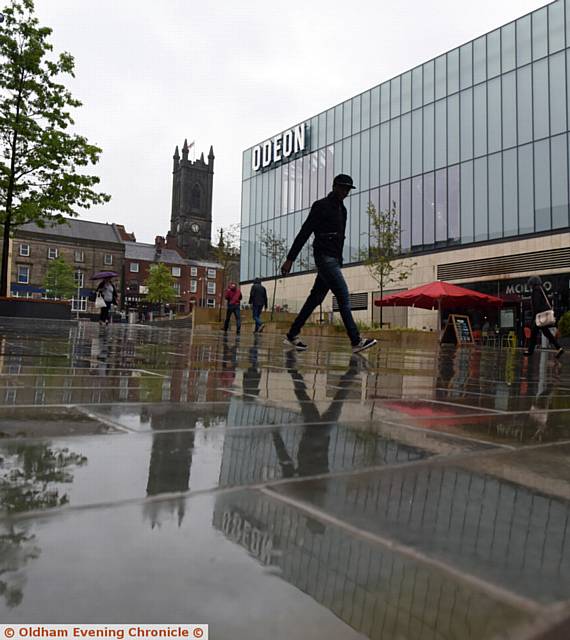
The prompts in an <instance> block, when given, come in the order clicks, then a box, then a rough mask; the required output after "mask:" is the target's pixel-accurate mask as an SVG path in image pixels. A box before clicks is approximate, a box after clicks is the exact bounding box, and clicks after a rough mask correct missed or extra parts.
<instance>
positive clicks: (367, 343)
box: [352, 338, 377, 353]
mask: <svg viewBox="0 0 570 640" xmlns="http://www.w3.org/2000/svg"><path fill="white" fill-rule="evenodd" d="M376 342H377V340H374V338H361V340H360V342H359V343H358V344H355V345H353V346H352V353H360V352H361V351H365V350H366V349H370V347H373V346H374V345H375V344H376Z"/></svg>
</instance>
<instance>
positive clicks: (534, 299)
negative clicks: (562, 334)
mask: <svg viewBox="0 0 570 640" xmlns="http://www.w3.org/2000/svg"><path fill="white" fill-rule="evenodd" d="M528 287H529V289H530V290H531V295H530V300H531V306H532V321H531V324H530V340H529V342H528V350H527V351H525V352H524V355H525V356H532V354H533V353H534V350H535V348H536V341H537V338H538V334H539V333H540V332H542V334H543V335H544V337H545V338H546V339H547V340H548V342H550V344H551V345H552V346H553V347H554V348H555V349H556V357H557V358H560V356H561V355H562V354H563V353H564V349H563V348H562V347H561V346H560V345H559V344H558V341H557V340H556V338H555V337H554V336H553V335H552V333H551V331H550V327H538V326H537V325H536V314H537V313H543V312H544V311H548V310H550V309H552V305H551V304H550V302H549V300H548V298H547V297H546V292H545V291H544V288H543V286H542V280H541V279H540V278H539V277H538V276H532V277H531V278H529V279H528Z"/></svg>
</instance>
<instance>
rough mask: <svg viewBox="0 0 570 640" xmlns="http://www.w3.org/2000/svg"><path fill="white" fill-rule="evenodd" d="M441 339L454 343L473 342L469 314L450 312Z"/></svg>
mask: <svg viewBox="0 0 570 640" xmlns="http://www.w3.org/2000/svg"><path fill="white" fill-rule="evenodd" d="M441 341H442V342H447V343H449V342H451V343H454V344H473V343H474V341H473V331H472V330H471V322H470V320H469V316H459V315H455V314H451V315H450V316H449V318H448V319H447V324H446V326H445V329H444V330H443V334H442V336H441Z"/></svg>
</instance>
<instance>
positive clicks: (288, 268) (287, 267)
mask: <svg viewBox="0 0 570 640" xmlns="http://www.w3.org/2000/svg"><path fill="white" fill-rule="evenodd" d="M292 266H293V260H285V262H284V263H283V264H282V265H281V275H282V276H286V275H287V274H288V273H289V271H291V267H292Z"/></svg>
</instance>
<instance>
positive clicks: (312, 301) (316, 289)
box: [287, 273, 329, 339]
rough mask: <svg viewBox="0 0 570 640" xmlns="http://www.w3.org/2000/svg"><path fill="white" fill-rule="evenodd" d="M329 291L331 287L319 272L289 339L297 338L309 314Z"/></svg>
mask: <svg viewBox="0 0 570 640" xmlns="http://www.w3.org/2000/svg"><path fill="white" fill-rule="evenodd" d="M328 291H329V287H328V285H327V283H326V282H325V281H324V280H323V279H322V278H321V275H320V273H319V274H317V277H316V278H315V283H314V284H313V288H312V289H311V292H310V293H309V297H308V298H307V299H306V301H305V304H304V305H303V307H302V308H301V311H299V313H298V314H297V317H296V318H295V320H293V324H292V325H291V328H290V329H289V331H288V332H287V337H288V338H289V339H291V338H295V337H296V336H298V335H299V333H300V332H301V329H302V328H303V326H304V324H305V322H307V320H308V319H309V316H310V315H311V313H313V311H314V310H315V309H316V308H317V307H318V306H319V305H320V304H321V303H322V301H323V300H324V299H325V296H326V295H327V293H328Z"/></svg>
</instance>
